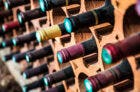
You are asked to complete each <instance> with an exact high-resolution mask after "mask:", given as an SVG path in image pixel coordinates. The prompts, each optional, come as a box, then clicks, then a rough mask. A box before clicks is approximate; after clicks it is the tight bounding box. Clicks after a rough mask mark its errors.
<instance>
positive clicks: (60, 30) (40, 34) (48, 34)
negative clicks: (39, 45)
mask: <svg viewBox="0 0 140 92" xmlns="http://www.w3.org/2000/svg"><path fill="white" fill-rule="evenodd" d="M64 34H68V32H66V30H65V27H64V23H61V24H58V25H53V26H51V27H47V28H42V29H40V30H38V31H36V40H37V41H38V42H41V41H44V40H49V39H52V38H55V37H59V36H62V35H64Z"/></svg>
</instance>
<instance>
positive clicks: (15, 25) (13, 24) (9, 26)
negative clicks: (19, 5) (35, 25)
mask: <svg viewBox="0 0 140 92" xmlns="http://www.w3.org/2000/svg"><path fill="white" fill-rule="evenodd" d="M20 26H21V25H20V24H19V22H18V21H11V22H9V23H5V24H3V25H2V31H3V32H8V31H11V30H12V29H15V28H19V27H20Z"/></svg>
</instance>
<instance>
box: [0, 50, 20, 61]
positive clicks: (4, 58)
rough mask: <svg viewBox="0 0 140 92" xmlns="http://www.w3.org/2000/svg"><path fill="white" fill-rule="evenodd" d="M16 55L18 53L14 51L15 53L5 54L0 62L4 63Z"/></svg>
mask: <svg viewBox="0 0 140 92" xmlns="http://www.w3.org/2000/svg"><path fill="white" fill-rule="evenodd" d="M18 53H19V51H15V52H12V53H10V54H7V55H5V56H3V57H2V61H4V62H6V61H8V60H10V59H12V56H13V55H15V54H18Z"/></svg>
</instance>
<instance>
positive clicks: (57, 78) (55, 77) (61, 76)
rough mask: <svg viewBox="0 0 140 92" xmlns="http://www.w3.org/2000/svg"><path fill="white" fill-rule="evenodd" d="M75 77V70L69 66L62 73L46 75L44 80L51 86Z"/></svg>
mask: <svg viewBox="0 0 140 92" xmlns="http://www.w3.org/2000/svg"><path fill="white" fill-rule="evenodd" d="M73 77H75V75H74V72H73V69H72V67H71V66H68V67H66V68H64V69H62V70H61V71H57V72H55V73H53V74H49V75H46V76H45V77H44V78H43V80H44V83H45V85H46V86H51V85H53V84H54V83H58V82H61V81H63V80H67V79H69V78H73Z"/></svg>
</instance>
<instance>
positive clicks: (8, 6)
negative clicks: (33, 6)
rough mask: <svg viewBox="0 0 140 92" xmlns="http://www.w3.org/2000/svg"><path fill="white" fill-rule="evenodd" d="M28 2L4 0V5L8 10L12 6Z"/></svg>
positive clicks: (24, 0) (27, 0)
mask: <svg viewBox="0 0 140 92" xmlns="http://www.w3.org/2000/svg"><path fill="white" fill-rule="evenodd" d="M29 3H30V0H5V2H4V6H5V8H6V10H9V9H12V8H14V7H18V6H21V5H25V4H29Z"/></svg>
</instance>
